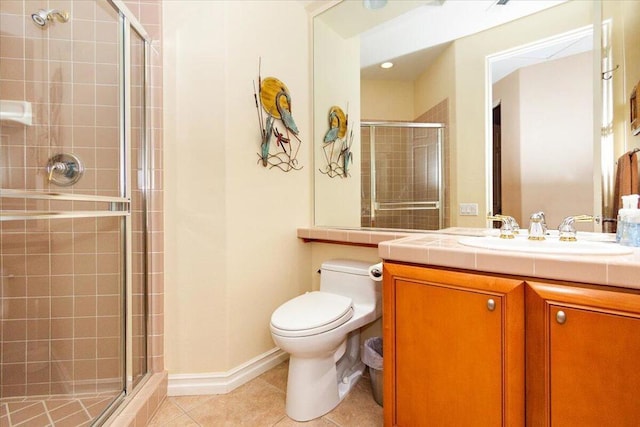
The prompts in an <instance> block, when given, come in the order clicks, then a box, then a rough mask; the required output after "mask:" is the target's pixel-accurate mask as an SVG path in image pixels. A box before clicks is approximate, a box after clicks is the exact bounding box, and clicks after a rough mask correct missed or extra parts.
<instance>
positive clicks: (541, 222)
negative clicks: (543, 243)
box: [527, 212, 547, 240]
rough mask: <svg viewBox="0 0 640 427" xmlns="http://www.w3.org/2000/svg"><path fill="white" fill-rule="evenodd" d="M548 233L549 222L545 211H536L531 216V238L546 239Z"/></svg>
mask: <svg viewBox="0 0 640 427" xmlns="http://www.w3.org/2000/svg"><path fill="white" fill-rule="evenodd" d="M546 234H547V222H546V220H545V218H544V212H536V213H533V214H531V217H529V237H527V238H528V239H529V240H544V239H545V237H544V236H545V235H546Z"/></svg>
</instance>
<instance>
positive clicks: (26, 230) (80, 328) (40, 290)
mask: <svg viewBox="0 0 640 427" xmlns="http://www.w3.org/2000/svg"><path fill="white" fill-rule="evenodd" d="M123 221H124V219H123V218H82V219H60V220H29V221H6V222H2V223H0V227H1V228H0V229H1V231H2V233H1V234H0V247H1V251H0V271H1V275H0V292H1V296H2V320H1V326H2V328H1V331H2V360H1V362H0V366H1V370H0V372H1V375H2V378H1V379H2V381H1V384H2V387H1V388H0V399H1V400H0V401H2V400H4V399H7V398H12V397H18V396H20V397H25V398H26V399H27V400H33V401H34V402H37V401H39V400H41V399H42V398H43V396H49V395H52V396H57V397H59V398H64V399H68V400H73V401H77V402H78V403H79V404H80V405H84V406H85V407H86V408H87V410H88V411H89V413H91V414H94V415H97V414H99V413H100V412H101V411H102V410H103V409H104V408H105V407H106V406H108V404H109V403H110V402H111V401H112V400H113V399H114V398H115V397H116V396H118V395H119V394H120V392H121V390H122V383H123V352H122V342H123V333H122V331H123V323H122V319H123V317H122V309H123V289H122V282H123V281H122V277H123V252H122V248H123V243H122V242H123V234H122V230H123V224H122V223H123ZM79 395H82V396H79ZM30 396H31V397H30Z"/></svg>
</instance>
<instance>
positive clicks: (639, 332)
mask: <svg viewBox="0 0 640 427" xmlns="http://www.w3.org/2000/svg"><path fill="white" fill-rule="evenodd" d="M525 335H526V348H527V352H526V384H527V386H526V414H527V415H526V418H527V426H536V427H537V426H553V427H563V426H567V427H574V426H581V427H589V426H594V427H595V426H598V427H600V426H616V427H620V426H638V425H640V399H639V397H638V396H639V394H638V393H639V391H640V295H638V292H636V291H630V290H629V291H625V290H621V289H616V290H608V289H603V288H597V287H589V286H580V287H575V286H563V285H557V284H548V283H537V282H527V287H526V331H525Z"/></svg>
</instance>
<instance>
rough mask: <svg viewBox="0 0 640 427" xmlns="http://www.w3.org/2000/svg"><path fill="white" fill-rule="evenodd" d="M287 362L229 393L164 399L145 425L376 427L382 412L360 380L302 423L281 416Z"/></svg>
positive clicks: (190, 426) (283, 404)
mask: <svg viewBox="0 0 640 427" xmlns="http://www.w3.org/2000/svg"><path fill="white" fill-rule="evenodd" d="M287 369H288V364H287V362H285V363H282V364H280V365H278V366H276V367H275V368H273V369H271V370H270V371H267V372H265V373H264V374H262V375H261V376H259V377H257V378H256V379H254V380H252V381H250V382H248V383H247V384H244V385H243V386H241V387H238V388H237V389H235V390H233V391H232V392H231V393H228V394H222V395H207V396H176V397H168V398H167V399H165V401H164V402H163V403H162V405H161V406H160V408H159V409H158V412H157V413H156V415H155V416H154V418H153V419H152V420H151V423H150V424H149V426H150V427H151V426H152V427H182V426H185V427H187V426H188V427H198V426H201V427H215V426H220V427H223V426H224V427H236V426H238V427H240V426H247V427H249V426H250V427H261V426H264V427H271V426H274V427H290V426H306V427H321V426H325V427H327V426H329V427H336V426H338V427H379V426H382V407H381V406H379V405H378V404H377V403H376V402H375V401H374V400H373V396H372V393H371V384H370V382H369V378H368V377H367V376H365V377H363V378H362V379H361V380H360V381H358V384H356V386H355V387H354V389H353V390H351V392H350V393H349V395H347V397H346V398H345V399H344V400H343V401H342V402H341V403H340V405H338V406H337V407H336V408H335V409H334V410H333V411H331V412H329V413H328V414H326V415H324V416H323V417H321V418H318V419H316V420H312V421H309V422H306V423H299V422H296V421H293V420H292V419H291V418H289V417H287V415H286V414H285V390H286V385H287Z"/></svg>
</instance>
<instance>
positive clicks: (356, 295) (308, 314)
mask: <svg viewBox="0 0 640 427" xmlns="http://www.w3.org/2000/svg"><path fill="white" fill-rule="evenodd" d="M370 265H371V264H370V263H366V262H361V261H353V260H346V259H335V260H329V261H326V262H324V263H323V264H322V267H321V268H320V290H319V291H314V292H308V293H306V294H304V295H300V296H298V297H295V298H293V299H291V300H289V301H287V302H285V303H284V304H282V305H281V306H280V307H278V308H277V309H276V310H275V311H274V312H273V314H272V315H271V324H270V328H271V336H272V337H273V341H274V342H275V343H276V345H277V346H278V347H280V348H281V349H282V350H283V351H286V352H287V353H289V375H288V379H287V398H286V411H287V415H288V416H289V417H290V418H292V419H294V420H296V421H308V420H312V419H314V418H318V417H320V416H322V415H324V414H326V413H327V412H329V411H331V410H332V409H333V408H335V407H336V406H337V405H338V404H339V403H340V402H341V401H342V399H344V397H345V396H346V395H347V393H348V392H349V390H351V388H352V387H353V386H354V385H355V384H356V383H357V382H358V380H359V379H360V377H361V376H362V372H363V371H364V368H365V366H364V364H363V363H362V362H361V360H360V328H361V327H362V326H365V325H367V324H369V323H371V322H373V321H375V320H376V319H378V318H380V316H381V315H382V289H381V287H382V282H381V281H374V280H373V279H371V278H370V277H369V266H370Z"/></svg>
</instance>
